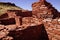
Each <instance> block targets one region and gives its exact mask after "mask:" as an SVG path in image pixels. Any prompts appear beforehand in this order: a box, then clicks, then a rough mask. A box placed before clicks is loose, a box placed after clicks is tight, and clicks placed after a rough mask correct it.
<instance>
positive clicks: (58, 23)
mask: <svg viewBox="0 0 60 40" xmlns="http://www.w3.org/2000/svg"><path fill="white" fill-rule="evenodd" d="M43 24H44V26H45V28H46V31H47V33H48V36H49V40H60V19H44V20H43Z"/></svg>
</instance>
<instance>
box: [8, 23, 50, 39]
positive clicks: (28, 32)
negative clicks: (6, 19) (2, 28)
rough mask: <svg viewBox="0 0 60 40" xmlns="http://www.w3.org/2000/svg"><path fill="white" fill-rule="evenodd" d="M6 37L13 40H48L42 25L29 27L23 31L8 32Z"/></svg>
mask: <svg viewBox="0 0 60 40" xmlns="http://www.w3.org/2000/svg"><path fill="white" fill-rule="evenodd" d="M8 36H12V37H13V38H14V39H13V40H49V38H48V35H47V32H46V30H45V27H44V25H43V24H41V25H37V26H29V27H28V28H27V29H25V30H20V31H16V30H14V31H10V33H9V34H8Z"/></svg>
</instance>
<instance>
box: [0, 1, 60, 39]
mask: <svg viewBox="0 0 60 40" xmlns="http://www.w3.org/2000/svg"><path fill="white" fill-rule="evenodd" d="M41 24H44V27H45V29H46V31H47V34H48V37H49V40H60V14H59V12H58V11H57V10H56V9H55V8H54V7H53V6H52V5H51V4H50V3H48V2H47V1H46V0H40V1H39V2H35V3H33V4H32V11H22V10H7V12H6V13H5V14H3V15H1V16H0V39H2V40H12V39H14V38H13V37H11V36H8V34H9V32H10V31H13V30H16V31H18V30H25V29H27V28H28V27H30V26H32V27H33V26H37V25H41ZM37 27H38V26H37Z"/></svg>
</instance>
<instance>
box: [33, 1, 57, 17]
mask: <svg viewBox="0 0 60 40" xmlns="http://www.w3.org/2000/svg"><path fill="white" fill-rule="evenodd" d="M32 14H33V16H34V17H37V18H56V17H58V11H57V10H56V9H55V8H54V7H53V6H52V5H51V4H50V3H49V2H47V1H45V0H44V1H42V2H41V0H40V1H39V2H34V3H33V4H32Z"/></svg>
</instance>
